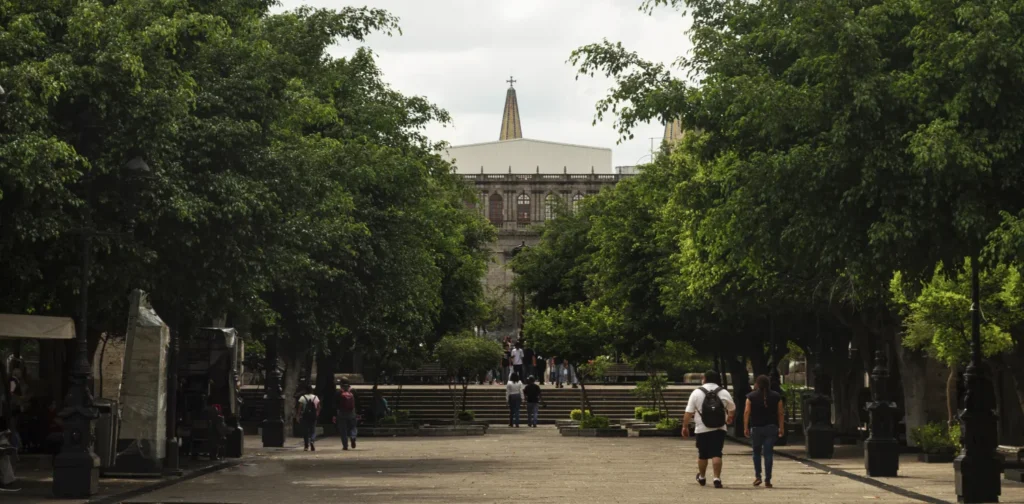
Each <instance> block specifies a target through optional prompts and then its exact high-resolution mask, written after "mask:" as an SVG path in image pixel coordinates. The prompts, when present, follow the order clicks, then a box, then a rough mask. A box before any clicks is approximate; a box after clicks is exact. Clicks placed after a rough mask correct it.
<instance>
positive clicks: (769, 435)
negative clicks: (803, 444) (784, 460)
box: [750, 424, 779, 483]
mask: <svg viewBox="0 0 1024 504" xmlns="http://www.w3.org/2000/svg"><path fill="white" fill-rule="evenodd" d="M778 439H779V426H778V425H775V424H771V425H765V426H763V427H751V428H750V444H751V446H752V447H753V448H754V476H755V477H757V478H758V479H760V478H761V455H764V480H765V481H767V482H769V483H770V482H771V481H772V459H773V458H774V456H775V441H777V440H778Z"/></svg>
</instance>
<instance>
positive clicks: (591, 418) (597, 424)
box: [580, 411, 610, 429]
mask: <svg viewBox="0 0 1024 504" xmlns="http://www.w3.org/2000/svg"><path fill="white" fill-rule="evenodd" d="M609 425H610V422H609V421H608V417H606V416H597V415H591V414H590V412H589V411H588V412H587V414H586V415H585V416H584V417H583V419H582V420H580V428H581V429H607V428H608V426H609Z"/></svg>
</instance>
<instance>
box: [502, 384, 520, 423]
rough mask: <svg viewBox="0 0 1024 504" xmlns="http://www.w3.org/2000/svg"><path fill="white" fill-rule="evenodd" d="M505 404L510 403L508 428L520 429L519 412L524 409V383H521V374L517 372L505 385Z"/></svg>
mask: <svg viewBox="0 0 1024 504" xmlns="http://www.w3.org/2000/svg"><path fill="white" fill-rule="evenodd" d="M505 402H507V403H508V426H509V427H512V426H515V427H519V410H520V408H522V407H523V382H521V381H519V373H516V372H515V371H513V372H512V376H510V377H509V379H508V383H507V384H505Z"/></svg>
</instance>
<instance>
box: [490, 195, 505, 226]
mask: <svg viewBox="0 0 1024 504" xmlns="http://www.w3.org/2000/svg"><path fill="white" fill-rule="evenodd" d="M488 202H489V203H490V211H489V212H488V217H490V219H491V224H494V225H495V226H498V227H501V225H502V223H504V222H505V215H504V210H505V208H504V207H505V205H504V202H503V201H502V200H501V195H500V194H498V193H494V194H492V195H491V198H490V200H488Z"/></svg>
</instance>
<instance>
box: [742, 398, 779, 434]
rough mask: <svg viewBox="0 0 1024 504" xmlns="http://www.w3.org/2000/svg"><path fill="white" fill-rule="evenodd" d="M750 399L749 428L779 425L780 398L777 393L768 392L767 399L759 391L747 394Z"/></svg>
mask: <svg viewBox="0 0 1024 504" xmlns="http://www.w3.org/2000/svg"><path fill="white" fill-rule="evenodd" d="M747 399H750V426H751V427H764V426H765V425H777V424H778V423H779V401H781V400H782V396H780V395H779V393H778V392H775V391H769V392H768V397H765V395H764V394H763V393H762V392H761V391H760V390H755V391H753V392H751V393H749V394H747Z"/></svg>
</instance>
